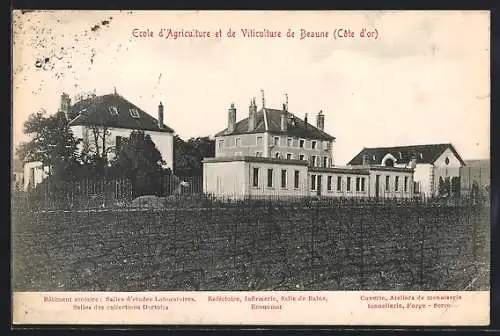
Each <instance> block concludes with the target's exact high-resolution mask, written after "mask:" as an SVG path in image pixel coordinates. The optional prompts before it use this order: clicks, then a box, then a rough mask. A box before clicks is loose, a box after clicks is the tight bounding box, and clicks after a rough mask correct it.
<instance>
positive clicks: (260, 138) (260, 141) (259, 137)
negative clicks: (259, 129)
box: [257, 136, 262, 146]
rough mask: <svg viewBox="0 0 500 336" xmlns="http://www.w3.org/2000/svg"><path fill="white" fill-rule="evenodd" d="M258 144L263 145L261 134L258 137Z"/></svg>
mask: <svg viewBox="0 0 500 336" xmlns="http://www.w3.org/2000/svg"><path fill="white" fill-rule="evenodd" d="M257 146H262V137H261V136H258V137H257Z"/></svg>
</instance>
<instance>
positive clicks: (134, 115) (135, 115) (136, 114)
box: [128, 108, 139, 119]
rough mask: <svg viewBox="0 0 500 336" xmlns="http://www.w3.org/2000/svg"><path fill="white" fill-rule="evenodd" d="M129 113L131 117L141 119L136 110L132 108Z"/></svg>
mask: <svg viewBox="0 0 500 336" xmlns="http://www.w3.org/2000/svg"><path fill="white" fill-rule="evenodd" d="M128 111H129V112H130V116H131V117H132V118H135V119H139V112H138V111H137V109H136V108H130V109H128Z"/></svg>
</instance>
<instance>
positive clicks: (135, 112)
mask: <svg viewBox="0 0 500 336" xmlns="http://www.w3.org/2000/svg"><path fill="white" fill-rule="evenodd" d="M59 111H62V112H64V113H65V115H66V119H67V120H68V122H69V126H70V128H71V130H72V132H73V135H74V136H75V137H76V138H79V139H81V140H82V141H81V142H80V145H79V146H80V150H84V149H85V150H88V151H97V150H98V151H99V152H102V151H103V147H104V148H105V151H106V153H107V156H108V159H112V158H113V157H114V156H116V154H117V152H119V151H120V148H121V143H122V140H123V139H124V138H128V137H129V136H130V133H131V132H132V131H135V130H140V131H144V133H145V134H147V135H149V136H150V137H151V140H152V141H153V142H154V143H155V145H156V148H157V149H158V150H159V151H160V153H161V155H162V159H163V161H164V162H165V163H164V167H165V168H173V136H174V130H173V129H172V128H170V127H168V126H167V125H165V124H164V106H163V104H162V103H161V102H160V104H159V106H158V111H157V118H154V117H153V116H152V115H150V114H149V113H147V112H145V111H144V110H142V109H141V108H140V107H138V106H137V105H135V104H134V103H132V102H130V101H129V100H127V99H126V98H124V97H123V96H121V95H119V94H118V93H117V92H116V90H115V92H114V93H112V94H106V95H101V96H96V95H92V96H89V97H87V98H85V99H81V100H79V101H77V102H75V103H74V104H71V99H70V97H69V95H68V94H66V93H63V94H62V95H61V100H60V107H59ZM104 132H106V136H105V137H103V136H102V135H103V134H104ZM96 135H97V136H96ZM103 139H105V140H103ZM24 174H25V179H24V180H25V188H28V184H32V185H33V186H34V185H36V184H38V183H39V182H41V180H43V178H44V177H45V176H46V175H47V174H46V172H44V168H43V167H42V165H41V162H29V163H27V164H26V165H25V172H24Z"/></svg>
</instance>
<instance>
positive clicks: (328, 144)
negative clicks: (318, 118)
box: [323, 141, 330, 149]
mask: <svg viewBox="0 0 500 336" xmlns="http://www.w3.org/2000/svg"><path fill="white" fill-rule="evenodd" d="M323 148H324V149H330V142H328V141H324V142H323Z"/></svg>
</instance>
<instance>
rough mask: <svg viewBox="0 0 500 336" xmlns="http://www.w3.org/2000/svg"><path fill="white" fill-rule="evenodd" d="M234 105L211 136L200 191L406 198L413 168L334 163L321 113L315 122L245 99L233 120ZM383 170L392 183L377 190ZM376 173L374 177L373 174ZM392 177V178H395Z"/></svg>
mask: <svg viewBox="0 0 500 336" xmlns="http://www.w3.org/2000/svg"><path fill="white" fill-rule="evenodd" d="M236 112H237V111H236V107H235V106H234V104H231V106H230V108H229V110H228V123H227V127H226V128H225V129H224V130H222V131H220V132H218V133H217V134H216V135H215V141H216V149H215V157H214V158H205V160H204V178H203V180H204V186H203V188H204V192H205V193H208V194H212V195H214V196H220V197H229V198H251V197H267V196H279V197H303V196H325V197H334V196H344V197H369V196H384V197H411V194H412V189H413V188H412V185H413V170H412V169H409V168H397V167H339V166H335V165H334V162H335V160H334V155H333V148H334V143H335V137H333V136H332V135H330V134H328V133H326V132H325V131H324V127H325V114H324V113H323V111H319V113H318V114H317V115H316V125H315V126H314V125H312V124H310V123H309V121H308V116H307V114H305V117H304V119H301V118H299V117H297V116H296V115H295V114H293V113H291V112H290V111H289V110H288V101H286V103H285V104H283V107H282V109H279V110H278V109H272V108H268V107H266V106H265V100H264V97H262V107H261V108H260V110H258V109H257V105H256V103H255V99H252V100H251V101H250V105H249V108H248V117H246V118H244V119H242V120H240V121H238V122H236ZM380 171H383V172H384V174H389V175H390V176H392V177H395V181H396V182H395V183H396V184H395V185H394V182H393V187H392V188H390V189H387V190H385V189H384V190H381V189H380V190H379V189H377V186H376V185H375V180H376V179H377V178H380V174H379V173H377V172H380ZM377 176H379V177H377ZM396 176H397V177H396Z"/></svg>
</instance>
